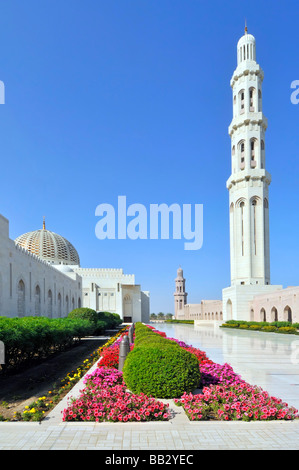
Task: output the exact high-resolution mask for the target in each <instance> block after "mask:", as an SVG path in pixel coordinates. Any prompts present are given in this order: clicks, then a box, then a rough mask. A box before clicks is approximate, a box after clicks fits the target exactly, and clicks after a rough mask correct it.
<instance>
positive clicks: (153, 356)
mask: <svg viewBox="0 0 299 470" xmlns="http://www.w3.org/2000/svg"><path fill="white" fill-rule="evenodd" d="M123 377H124V381H125V383H126V384H127V387H128V388H129V389H130V390H131V391H132V392H133V393H144V394H146V395H148V396H152V397H156V398H177V397H180V396H181V395H183V393H184V392H187V393H189V392H191V391H192V390H194V389H195V388H197V387H198V385H199V381H200V372H199V362H198V359H197V358H196V357H195V356H194V354H190V353H189V352H188V351H186V350H184V349H182V348H180V347H178V348H176V347H173V346H167V345H166V344H165V343H164V345H163V346H162V347H161V346H160V345H152V346H147V347H144V346H139V347H138V346H135V347H134V349H133V351H131V352H130V353H129V354H128V356H127V359H126V361H125V364H124V368H123Z"/></svg>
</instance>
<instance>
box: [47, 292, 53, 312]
mask: <svg viewBox="0 0 299 470" xmlns="http://www.w3.org/2000/svg"><path fill="white" fill-rule="evenodd" d="M47 302H48V306H47V315H48V317H49V318H51V317H52V307H53V295H52V291H51V289H49V290H48V299H47Z"/></svg>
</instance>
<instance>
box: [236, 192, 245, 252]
mask: <svg viewBox="0 0 299 470" xmlns="http://www.w3.org/2000/svg"><path fill="white" fill-rule="evenodd" d="M238 206H239V211H240V220H239V223H240V232H241V254H242V256H244V242H245V240H244V210H245V202H244V201H243V200H241V201H240V202H238Z"/></svg>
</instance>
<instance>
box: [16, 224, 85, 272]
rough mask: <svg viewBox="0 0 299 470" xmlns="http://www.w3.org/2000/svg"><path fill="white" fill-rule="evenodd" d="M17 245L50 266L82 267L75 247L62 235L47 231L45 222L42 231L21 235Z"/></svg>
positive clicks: (17, 239)
mask: <svg viewBox="0 0 299 470" xmlns="http://www.w3.org/2000/svg"><path fill="white" fill-rule="evenodd" d="M15 243H16V244H17V245H19V246H21V247H22V248H24V249H25V250H27V251H29V252H30V253H33V254H34V255H36V256H38V257H39V258H41V259H43V260H44V261H47V262H48V263H50V264H58V265H78V266H80V258H79V255H78V252H77V250H76V249H75V248H74V246H73V245H72V244H71V243H70V242H69V241H68V240H67V239H66V238H64V237H62V236H61V235H58V234H57V233H54V232H51V231H50V230H46V226H45V222H44V223H43V228H42V229H41V230H35V231H33V232H27V233H25V234H23V235H20V236H19V237H18V238H16V239H15Z"/></svg>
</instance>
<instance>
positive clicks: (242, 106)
mask: <svg viewBox="0 0 299 470" xmlns="http://www.w3.org/2000/svg"><path fill="white" fill-rule="evenodd" d="M239 113H240V114H244V113H245V90H240V91H239Z"/></svg>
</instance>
